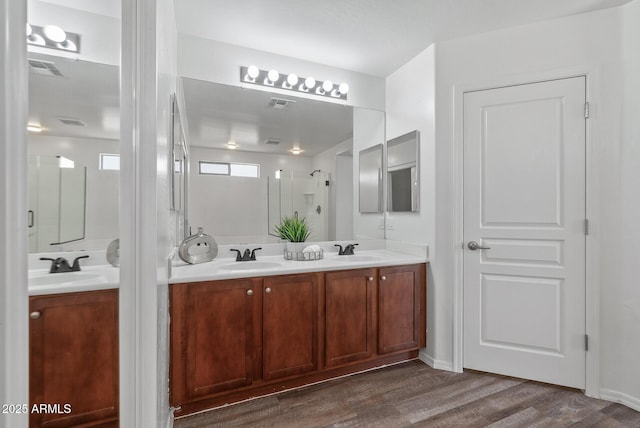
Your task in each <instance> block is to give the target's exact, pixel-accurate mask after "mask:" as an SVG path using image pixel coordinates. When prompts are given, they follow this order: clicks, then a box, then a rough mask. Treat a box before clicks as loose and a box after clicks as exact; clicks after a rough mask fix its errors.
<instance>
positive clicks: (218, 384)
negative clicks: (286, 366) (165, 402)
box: [170, 279, 260, 403]
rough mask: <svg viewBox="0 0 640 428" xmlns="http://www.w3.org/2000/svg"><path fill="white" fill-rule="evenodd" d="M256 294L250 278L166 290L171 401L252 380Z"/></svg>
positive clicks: (254, 283)
mask: <svg viewBox="0 0 640 428" xmlns="http://www.w3.org/2000/svg"><path fill="white" fill-rule="evenodd" d="M259 293H260V285H259V281H258V282H256V281H255V280H253V279H238V280H227V281H215V282H213V281H211V282H198V283H191V284H176V285H173V286H171V294H170V298H171V303H170V304H171V361H172V362H171V373H170V377H171V380H172V388H171V402H172V403H183V402H187V401H191V400H195V399H199V398H202V397H206V396H209V395H212V394H215V393H218V392H221V391H226V390H231V389H234V388H238V387H241V386H245V385H250V384H251V383H252V382H253V377H254V376H253V373H254V360H255V355H254V353H255V348H256V346H255V341H254V338H255V334H254V330H255V329H256V328H259V326H256V325H254V321H256V320H257V319H258V318H259V313H256V309H257V308H256V306H257V305H255V304H254V300H255V298H256V297H260V296H259V295H258V294H259Z"/></svg>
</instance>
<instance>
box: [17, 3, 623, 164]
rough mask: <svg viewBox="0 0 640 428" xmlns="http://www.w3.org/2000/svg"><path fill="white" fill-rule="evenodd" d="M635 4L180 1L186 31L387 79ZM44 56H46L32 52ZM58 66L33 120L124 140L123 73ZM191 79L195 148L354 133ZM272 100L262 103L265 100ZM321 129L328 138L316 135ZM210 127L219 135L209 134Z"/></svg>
mask: <svg viewBox="0 0 640 428" xmlns="http://www.w3.org/2000/svg"><path fill="white" fill-rule="evenodd" d="M629 1H630V0H313V1H312V0H269V1H267V0H234V1H229V0H174V4H175V14H176V22H177V26H178V31H179V32H183V33H190V34H194V35H197V36H200V37H205V38H210V39H215V40H218V41H221V42H225V43H231V44H236V45H242V46H245V47H249V48H254V49H260V50H264V51H268V52H273V53H277V54H282V55H288V56H292V57H296V58H300V59H304V60H308V61H312V62H316V63H322V64H326V65H330V66H334V67H339V68H343V69H349V70H354V71H359V72H363V73H367V74H371V75H376V76H387V75H389V74H390V73H391V72H393V71H394V70H396V69H397V68H399V67H400V66H401V65H403V64H404V63H405V62H406V61H408V60H409V59H411V58H412V57H413V56H415V55H416V54H417V53H419V52H420V51H422V50H423V49H425V48H426V47H428V46H429V45H430V44H432V43H433V42H434V41H436V40H445V39H450V38H455V37H462V36H465V35H470V34H472V33H479V32H484V31H489V30H493V29H498V28H504V27H510V26H515V25H520V24H524V23H530V22H534V21H539V20H544V19H551V18H555V17H561V16H566V15H571V14H576V13H582V12H586V11H590V10H597V9H602V8H608V7H615V6H619V5H621V4H624V3H627V2H629ZM39 3H43V4H44V3H49V4H54V5H57V6H60V7H62V8H70V9H69V10H72V9H74V10H79V11H81V12H83V13H85V14H86V20H87V22H91V20H92V19H96V16H110V17H119V4H120V0H39V1H38V0H30V3H29V4H30V7H36V8H37V7H38V4H39ZM34 56H39V57H40V58H46V57H45V56H43V55H35V54H29V57H34ZM49 60H52V61H54V62H55V63H56V65H57V66H58V68H60V70H61V71H62V73H63V75H64V76H65V77H64V78H53V77H42V76H37V75H31V74H30V91H29V92H30V109H29V117H30V120H31V121H34V122H38V123H40V124H42V125H43V126H44V127H45V128H48V134H49V135H60V136H70V137H71V136H77V137H81V136H85V137H91V138H106V139H117V138H119V135H118V133H119V129H118V128H119V121H118V115H119V112H118V69H117V67H113V66H107V65H104V64H96V63H89V62H85V61H75V62H74V61H72V60H68V59H64V58H59V57H51V58H49ZM191 83H192V84H191V85H186V86H188V87H187V90H188V91H189V94H188V101H187V103H188V104H190V106H188V107H187V109H188V111H187V114H188V119H189V132H190V135H191V137H192V140H193V142H194V143H195V144H198V145H208V146H212V145H213V146H216V145H217V146H218V147H219V146H220V145H221V144H223V142H224V141H223V140H225V139H227V140H230V139H231V140H236V143H238V145H240V146H241V148H242V149H244V150H253V149H255V150H261V151H274V150H278V151H279V152H281V153H286V152H287V150H289V149H290V148H291V146H293V145H295V144H296V143H298V144H300V145H301V146H302V147H303V148H304V149H305V150H306V152H305V154H306V155H312V154H314V153H315V152H317V151H319V150H321V149H322V148H323V147H326V144H327V143H329V142H330V143H332V144H336V143H338V142H341V141H343V139H345V138H348V137H349V131H347V130H346V127H347V126H348V124H349V123H350V121H351V115H350V114H348V115H347V114H341V113H338V116H335V115H334V113H331V112H330V111H331V110H335V111H336V112H340V111H341V110H340V108H339V106H337V105H335V104H328V103H322V102H315V104H314V105H313V108H312V110H313V111H312V112H311V114H312V118H311V119H302V118H301V116H300V115H302V114H303V112H305V111H306V112H309V110H310V109H309V108H307V107H305V105H306V103H305V102H299V103H297V104H295V106H296V107H295V109H294V110H293V111H291V112H286V113H289V114H296V115H298V116H296V119H295V120H281V121H280V122H281V123H284V124H287V125H290V124H291V123H295V124H296V125H295V126H294V127H289V128H290V129H284V128H283V129H281V130H280V131H279V132H276V131H275V130H274V129H273V127H272V126H271V125H269V124H267V123H266V120H267V118H269V119H270V120H271V119H276V120H277V119H278V117H277V116H275V117H274V116H273V114H276V113H285V112H273V111H257V110H256V109H261V108H262V107H255V108H254V107H249V106H248V105H246V104H243V105H242V107H240V108H239V110H238V111H240V112H242V111H244V112H245V113H246V114H242V115H241V114H239V113H238V112H236V113H235V115H234V114H232V112H231V109H230V108H229V106H230V105H239V103H240V99H237V100H234V99H233V97H235V95H233V96H232V98H228V97H226V96H225V95H224V94H214V93H212V91H213V90H214V89H213V88H214V87H215V86H220V85H214V86H208V85H210V84H208V83H207V82H195V81H194V82H191ZM246 92H252V91H246ZM260 96H262V95H260ZM263 101H264V100H263ZM263 101H260V102H262V103H263V104H264V102H263ZM216 103H217V104H216ZM263 104H261V105H263ZM324 107H326V108H327V111H326V112H325V111H324ZM249 112H251V113H249ZM280 116H282V115H280ZM59 117H66V118H77V119H80V120H82V121H83V122H85V123H86V125H87V126H86V127H82V128H80V127H72V126H69V125H63V124H61V123H60V122H59V120H58V118H59ZM221 117H227V119H228V121H227V122H226V123H225V124H224V125H220V128H219V129H217V130H215V132H211V129H212V128H211V127H212V126H213V125H214V124H216V123H218V122H220V118H221ZM327 118H328V120H333V121H334V122H333V123H334V126H329V125H324V126H319V127H316V128H313V126H315V125H317V124H319V123H320V122H321V121H323V120H325V119H327ZM280 119H282V117H280ZM302 123H308V124H310V126H303V125H302ZM329 123H330V122H329ZM314 124H315V125H314ZM343 125H344V126H343ZM312 129H313V132H315V133H316V134H317V135H319V136H321V138H317V137H314V136H312V135H311V133H310V130H312ZM204 130H208V131H209V133H208V135H205V134H204V133H203V131H204ZM225 134H226V135H225ZM322 136H325V137H326V138H322ZM343 137H344V138H343ZM266 138H276V139H281V140H282V143H281V144H280V145H278V146H271V147H265V146H264V145H261V143H262V142H263V141H264V139H266ZM323 143H325V145H323Z"/></svg>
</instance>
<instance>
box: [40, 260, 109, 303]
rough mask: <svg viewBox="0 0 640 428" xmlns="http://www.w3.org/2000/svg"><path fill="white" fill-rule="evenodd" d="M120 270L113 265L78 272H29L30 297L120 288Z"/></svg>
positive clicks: (94, 266)
mask: <svg viewBox="0 0 640 428" xmlns="http://www.w3.org/2000/svg"><path fill="white" fill-rule="evenodd" d="M119 284H120V269H118V268H116V267H113V266H111V265H91V266H86V267H83V268H82V270H81V271H78V272H64V273H49V269H31V270H29V295H30V296H41V295H45V294H59V293H75V292H78V291H95V290H108V289H111V288H118V287H119Z"/></svg>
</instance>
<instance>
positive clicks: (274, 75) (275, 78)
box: [267, 70, 280, 82]
mask: <svg viewBox="0 0 640 428" xmlns="http://www.w3.org/2000/svg"><path fill="white" fill-rule="evenodd" d="M267 77H268V78H269V80H270V81H272V82H277V81H278V79H279V78H280V73H278V71H277V70H269V73H268V74H267Z"/></svg>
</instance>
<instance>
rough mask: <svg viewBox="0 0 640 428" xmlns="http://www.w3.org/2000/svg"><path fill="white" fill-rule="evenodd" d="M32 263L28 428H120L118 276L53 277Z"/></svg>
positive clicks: (86, 269)
mask: <svg viewBox="0 0 640 428" xmlns="http://www.w3.org/2000/svg"><path fill="white" fill-rule="evenodd" d="M69 254H71V259H73V257H75V256H78V255H81V254H84V253H77V254H72V253H69ZM65 255H66V254H65ZM91 255H92V259H91V260H97V259H99V257H98V256H99V254H98V253H91ZM100 255H103V253H102V252H100ZM31 263H32V264H33V265H36V266H35V268H34V269H32V270H30V271H29V295H30V296H29V314H28V315H29V410H30V411H31V412H30V416H29V426H30V427H40V426H48V427H49V426H50V427H71V426H101V427H117V426H118V414H119V370H118V361H119V354H118V352H119V351H118V350H119V344H118V340H119V339H118V337H119V334H118V282H119V272H118V269H117V268H114V267H113V266H110V265H91V266H83V268H82V270H80V271H77V272H64V273H49V268H45V265H46V264H47V263H48V262H41V261H37V257H35V256H34V257H33V260H32V261H31ZM34 409H36V411H33V410H34Z"/></svg>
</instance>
